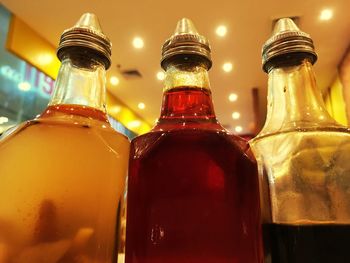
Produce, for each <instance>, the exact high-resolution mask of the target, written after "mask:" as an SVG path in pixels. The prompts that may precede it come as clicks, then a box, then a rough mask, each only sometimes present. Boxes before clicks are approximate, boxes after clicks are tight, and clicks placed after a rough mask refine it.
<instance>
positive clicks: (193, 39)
mask: <svg viewBox="0 0 350 263" xmlns="http://www.w3.org/2000/svg"><path fill="white" fill-rule="evenodd" d="M210 53H211V49H210V45H209V41H208V39H207V38H205V37H204V36H202V35H200V34H199V33H198V31H197V29H196V28H195V26H194V25H193V22H192V21H191V20H190V19H188V18H182V19H181V20H180V21H179V22H178V23H177V26H176V29H175V32H174V34H173V35H172V36H171V37H170V38H169V39H168V40H166V41H165V43H164V45H163V47H162V59H161V66H162V68H163V69H165V67H166V61H167V60H168V59H169V58H171V57H173V56H176V55H181V54H184V55H193V54H194V55H199V56H202V57H203V58H205V59H206V60H207V64H208V69H209V68H211V65H212V61H211V57H210Z"/></svg>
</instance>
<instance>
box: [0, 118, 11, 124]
mask: <svg viewBox="0 0 350 263" xmlns="http://www.w3.org/2000/svg"><path fill="white" fill-rule="evenodd" d="M8 121H9V119H8V118H7V117H3V116H2V117H0V124H3V123H6V122H8Z"/></svg>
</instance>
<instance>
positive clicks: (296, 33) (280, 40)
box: [262, 18, 317, 72]
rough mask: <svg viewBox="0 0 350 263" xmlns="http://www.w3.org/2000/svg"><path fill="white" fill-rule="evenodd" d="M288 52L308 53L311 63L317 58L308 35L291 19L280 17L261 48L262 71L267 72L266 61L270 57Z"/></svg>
mask: <svg viewBox="0 0 350 263" xmlns="http://www.w3.org/2000/svg"><path fill="white" fill-rule="evenodd" d="M290 53H308V54H310V55H311V58H312V63H315V62H316V60H317V54H316V52H315V47H314V44H313V41H312V39H311V37H310V35H309V34H307V33H305V32H303V31H301V30H300V29H299V28H298V27H297V25H296V24H295V23H294V21H293V20H292V19H290V18H281V19H279V20H278V21H277V22H276V24H275V27H274V30H273V33H272V36H271V37H270V38H269V39H268V40H267V41H266V43H265V44H264V46H263V49H262V64H263V69H264V71H265V72H267V70H268V68H267V63H268V62H269V61H270V60H271V59H272V58H275V57H277V56H280V55H285V54H290Z"/></svg>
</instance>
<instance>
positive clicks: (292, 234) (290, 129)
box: [250, 19, 350, 263]
mask: <svg viewBox="0 0 350 263" xmlns="http://www.w3.org/2000/svg"><path fill="white" fill-rule="evenodd" d="M316 59H317V56H316V53H315V51H314V45H313V41H312V39H311V38H310V36H309V35H308V34H306V33H304V32H301V31H300V30H299V28H298V27H297V26H296V25H295V24H294V22H293V21H292V20H291V19H281V20H279V21H278V22H277V24H276V26H275V29H274V32H273V36H272V37H271V38H270V39H269V40H268V41H267V43H266V44H265V45H264V47H263V68H264V70H265V72H267V73H268V76H269V80H268V112H267V119H266V123H265V126H264V128H263V129H262V131H261V132H260V133H259V134H258V136H257V137H255V138H254V139H253V140H252V141H251V142H250V143H251V146H252V149H253V152H254V154H255V156H256V158H257V160H258V164H259V170H260V172H261V173H260V179H261V188H262V189H263V190H262V196H263V197H262V200H263V205H262V207H263V232H264V244H265V257H266V262H272V263H306V262H307V263H326V262H327V263H329V262H332V263H340V262H350V254H349V253H348V250H347V247H348V244H349V242H350V131H349V129H348V128H346V127H343V126H341V125H340V124H338V123H336V121H335V120H334V119H333V118H332V117H331V116H330V115H329V114H328V112H327V110H326V108H325V105H324V102H323V100H322V95H321V92H320V91H319V89H318V88H317V86H316V81H315V76H314V72H313V69H312V65H313V64H314V63H315V62H316Z"/></svg>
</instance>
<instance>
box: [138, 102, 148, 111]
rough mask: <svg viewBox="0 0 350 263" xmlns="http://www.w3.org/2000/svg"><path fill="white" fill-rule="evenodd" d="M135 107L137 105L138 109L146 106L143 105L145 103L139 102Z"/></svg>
mask: <svg viewBox="0 0 350 263" xmlns="http://www.w3.org/2000/svg"><path fill="white" fill-rule="evenodd" d="M137 107H138V108H139V109H140V110H143V109H144V108H146V105H145V103H143V102H140V103H139V104H138V105H137Z"/></svg>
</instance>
